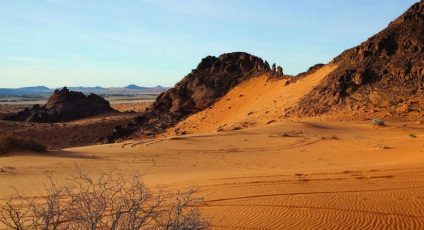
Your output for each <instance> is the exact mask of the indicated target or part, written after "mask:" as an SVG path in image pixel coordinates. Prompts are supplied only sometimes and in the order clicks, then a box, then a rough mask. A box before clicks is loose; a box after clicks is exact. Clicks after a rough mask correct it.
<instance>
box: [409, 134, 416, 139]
mask: <svg viewBox="0 0 424 230" xmlns="http://www.w3.org/2000/svg"><path fill="white" fill-rule="evenodd" d="M409 137H411V138H416V137H417V135H415V133H410V134H409Z"/></svg>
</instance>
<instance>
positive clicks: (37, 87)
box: [18, 86, 51, 91]
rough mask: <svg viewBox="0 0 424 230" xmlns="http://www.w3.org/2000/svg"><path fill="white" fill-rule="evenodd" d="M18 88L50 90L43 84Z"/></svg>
mask: <svg viewBox="0 0 424 230" xmlns="http://www.w3.org/2000/svg"><path fill="white" fill-rule="evenodd" d="M18 90H28V91H31V90H51V89H49V88H47V87H45V86H33V87H22V88H18Z"/></svg>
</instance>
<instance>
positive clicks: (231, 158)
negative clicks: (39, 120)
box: [0, 121, 424, 229]
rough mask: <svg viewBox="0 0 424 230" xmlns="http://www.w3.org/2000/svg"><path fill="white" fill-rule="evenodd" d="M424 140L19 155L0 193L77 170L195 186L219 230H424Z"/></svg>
mask: <svg viewBox="0 0 424 230" xmlns="http://www.w3.org/2000/svg"><path fill="white" fill-rule="evenodd" d="M414 136H415V137H414ZM423 138H424V125H422V124H421V123H420V122H414V123H412V122H409V123H400V122H396V123H390V122H388V123H387V126H385V127H375V126H372V125H371V124H370V122H369V121H361V122H278V123H273V124H270V125H266V126H262V127H257V128H249V129H242V130H237V131H224V132H211V133H207V134H196V135H185V136H177V137H167V138H159V139H152V140H139V141H129V142H124V143H116V144H106V145H93V146H85V147H75V148H66V149H63V150H56V151H51V152H48V153H44V154H34V153H25V152H15V153H13V154H12V155H9V156H6V157H1V158H0V168H2V169H3V170H2V171H4V172H1V173H0V183H1V186H0V194H1V197H2V198H3V199H4V198H6V197H7V196H8V195H11V194H13V193H14V190H13V189H12V187H15V188H16V189H17V190H18V191H22V192H24V193H25V194H27V195H29V196H33V195H34V196H35V195H40V193H41V192H42V191H43V183H47V177H46V174H51V173H52V175H53V177H54V178H56V179H57V180H58V181H59V182H61V183H65V182H64V181H63V180H61V179H63V178H65V177H69V176H70V175H72V174H73V172H74V171H75V164H76V165H79V166H81V167H82V168H83V169H84V170H87V171H92V172H93V173H96V172H99V171H101V170H104V169H106V168H110V167H117V168H118V169H120V170H122V171H123V172H124V173H127V174H128V175H130V174H132V173H134V171H138V172H141V173H143V174H144V181H145V182H146V184H148V185H150V186H152V187H156V186H160V187H164V188H167V189H187V188H190V187H197V188H198V189H199V195H201V196H204V197H205V200H206V205H205V206H202V207H201V211H202V213H203V214H204V215H205V216H207V217H209V218H211V220H212V223H213V227H214V229H423V228H424V170H423V169H424V142H423ZM1 201H2V200H0V202H1Z"/></svg>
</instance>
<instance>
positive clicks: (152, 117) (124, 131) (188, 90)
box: [111, 52, 282, 140]
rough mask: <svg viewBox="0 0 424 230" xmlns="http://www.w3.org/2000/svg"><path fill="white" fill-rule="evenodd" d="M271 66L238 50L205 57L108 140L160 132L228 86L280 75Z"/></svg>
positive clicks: (213, 99)
mask: <svg viewBox="0 0 424 230" xmlns="http://www.w3.org/2000/svg"><path fill="white" fill-rule="evenodd" d="M273 69H274V70H275V71H271V68H270V66H269V64H268V63H267V62H266V61H263V60H262V59H261V58H258V57H255V56H253V55H250V54H247V53H242V52H236V53H228V54H223V55H221V56H219V57H213V56H208V57H206V58H204V59H203V60H202V61H201V62H200V64H199V65H198V66H197V68H196V69H194V70H192V72H191V73H190V74H188V75H187V76H185V77H184V78H183V79H182V80H181V81H180V82H179V83H177V84H176V85H175V86H174V87H173V88H171V89H169V90H168V91H166V92H165V93H162V94H161V95H159V97H158V98H157V100H156V102H155V103H154V104H153V106H152V107H151V108H150V109H149V110H148V111H146V112H145V113H144V114H143V115H141V116H139V117H137V118H136V119H135V120H134V121H133V122H132V123H130V124H128V125H126V126H124V127H116V132H115V133H114V135H113V136H112V137H111V140H114V139H117V138H123V137H128V136H129V135H132V137H136V136H149V135H154V134H157V133H161V132H163V131H165V130H166V129H167V128H169V127H172V126H173V125H175V124H176V123H177V122H179V121H181V120H183V119H185V118H186V117H188V116H189V115H191V114H194V113H196V112H199V111H201V110H204V109H206V108H208V107H209V106H211V105H213V104H214V103H215V102H216V101H217V100H219V99H220V98H221V97H223V96H224V95H225V94H226V93H227V92H228V91H229V90H230V89H232V88H233V87H235V86H237V85H238V84H240V83H241V82H244V81H246V80H248V79H250V78H252V77H254V76H257V75H258V74H260V73H266V72H269V73H270V75H274V76H282V69H281V67H280V68H278V70H277V69H276V68H275V67H274V68H273Z"/></svg>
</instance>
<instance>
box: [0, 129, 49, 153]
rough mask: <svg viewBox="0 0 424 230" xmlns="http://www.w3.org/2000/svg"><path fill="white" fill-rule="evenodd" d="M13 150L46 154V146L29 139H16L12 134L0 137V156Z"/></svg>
mask: <svg viewBox="0 0 424 230" xmlns="http://www.w3.org/2000/svg"><path fill="white" fill-rule="evenodd" d="M14 149H23V150H31V151H35V152H46V151H47V146H46V145H45V144H43V143H40V142H38V141H35V140H33V139H31V138H23V137H18V136H16V135H14V134H12V133H7V134H2V135H0V154H5V153H8V152H10V151H12V150H14Z"/></svg>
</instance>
